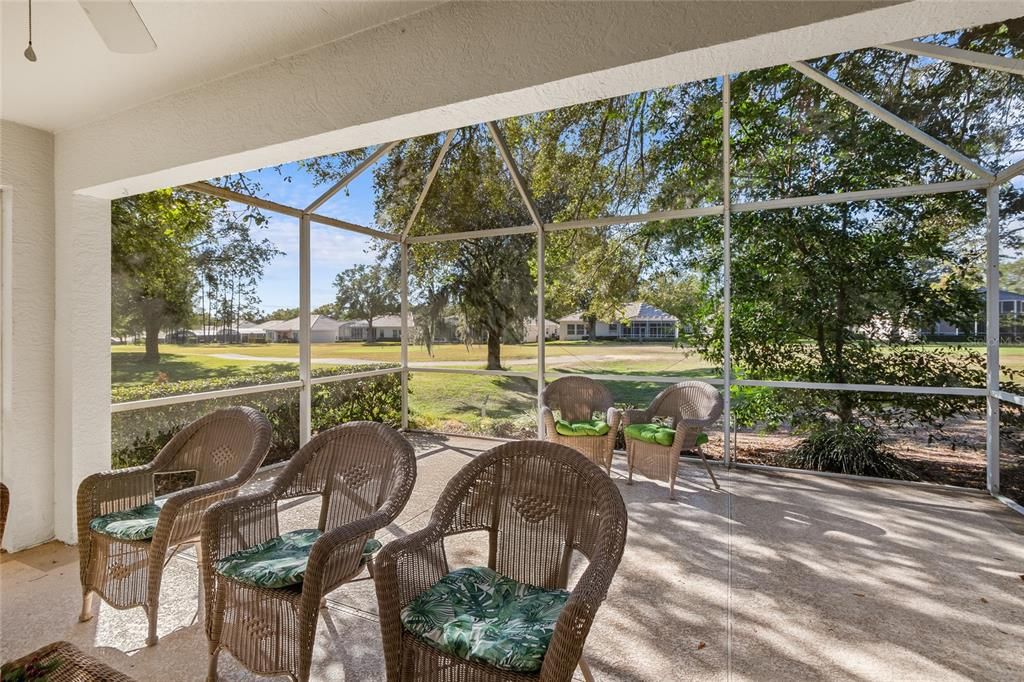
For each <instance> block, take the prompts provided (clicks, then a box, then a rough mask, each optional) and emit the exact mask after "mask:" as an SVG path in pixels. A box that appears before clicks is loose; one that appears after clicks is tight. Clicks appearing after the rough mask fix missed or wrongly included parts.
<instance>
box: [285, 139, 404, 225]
mask: <svg viewBox="0 0 1024 682" xmlns="http://www.w3.org/2000/svg"><path fill="white" fill-rule="evenodd" d="M399 142H401V140H395V141H394V142H388V143H387V144H382V145H380V146H379V147H377V149H375V150H374V151H373V153H372V154H370V155H369V156H368V157H366V158H365V159H363V160H362V161H360V162H359V163H358V164H357V165H356V167H355V168H353V169H352V170H351V171H349V173H348V175H346V176H345V177H343V178H342V179H341V180H339V181H338V182H336V183H335V184H334V185H333V186H332V187H331V188H330V189H329V190H327V191H326V192H324V193H323V194H321V195H320V196H319V197H317V199H316V201H314V202H313V203H312V204H310V205H309V206H307V207H306V211H305V212H306V213H314V212H316V210H317V209H318V208H320V207H321V206H323V205H324V204H326V203H327V202H328V201H329V200H330V199H331V197H333V196H334V195H335V194H337V193H338V192H340V191H341V190H343V189H345V187H347V186H348V185H349V183H351V182H352V181H353V180H355V179H356V178H358V177H359V176H360V175H362V174H363V171H365V170H366V169H367V168H369V167H370V166H372V165H373V164H375V163H377V159H379V158H380V157H382V156H384V155H385V154H387V153H388V152H390V151H391V150H392V149H394V148H395V146H397V145H398V143H399Z"/></svg>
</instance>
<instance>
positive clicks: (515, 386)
mask: <svg viewBox="0 0 1024 682" xmlns="http://www.w3.org/2000/svg"><path fill="white" fill-rule="evenodd" d="M546 346H547V357H548V362H549V366H548V371H549V372H551V373H566V374H574V373H583V374H596V373H605V374H619V375H630V376H659V375H661V376H673V377H679V378H680V379H682V378H707V377H714V376H720V372H719V370H718V369H717V368H715V367H712V366H711V365H710V364H709V363H707V362H705V361H704V360H702V359H701V358H700V357H699V356H697V355H696V354H695V353H692V352H690V351H686V350H681V349H677V348H672V347H671V346H669V345H655V344H651V345H647V346H643V347H638V346H635V345H626V344H617V343H608V342H606V343H601V342H596V343H585V342H554V343H549V344H546ZM971 347H972V348H973V349H974V350H976V351H979V352H984V347H983V346H982V345H980V344H976V345H973V346H971ZM399 348H400V347H399V345H398V344H395V343H382V344H356V343H332V344H314V347H313V358H314V366H323V367H328V366H335V365H329V364H317V363H316V360H318V359H328V358H331V359H335V358H338V359H340V358H344V359H350V360H360V361H367V362H397V361H398V359H399ZM111 350H112V353H111V367H112V379H113V383H114V384H115V385H131V384H148V383H152V382H154V381H157V380H166V381H182V380H188V379H203V378H211V379H212V378H221V377H229V376H237V375H239V374H243V373H249V372H253V371H264V370H266V369H276V370H278V371H282V370H286V369H287V368H294V370H295V373H296V377H297V375H298V367H297V365H293V364H290V363H282V362H272V361H269V360H271V359H273V358H294V359H296V361H297V355H298V347H297V346H295V345H294V344H255V345H216V346H177V345H165V346H163V347H162V348H161V359H160V361H159V362H158V363H146V362H144V361H143V360H142V358H143V353H142V348H141V346H114V347H112V349H111ZM536 352H537V349H536V346H535V345H530V344H525V345H509V346H503V347H502V360H503V362H505V361H516V360H533V359H535V358H536ZM228 354H230V355H244V356H250V357H253V358H260V359H259V360H245V359H225V358H219V357H215V356H217V355H228ZM409 357H410V361H411V362H425V361H433V362H437V363H438V364H439V365H443V364H445V363H458V362H472V363H473V365H471V366H472V367H477V368H482V367H483V365H484V360H485V357H486V348H485V347H483V346H473V347H470V348H468V349H467V348H466V347H465V346H461V345H439V346H436V347H435V348H434V355H433V357H431V356H430V355H428V354H427V352H426V349H424V348H423V347H421V346H416V347H411V348H410V352H409ZM263 358H266V359H267V360H263ZM1001 360H1002V364H1003V365H1005V366H1009V367H1013V368H1015V369H1020V370H1024V347H1017V346H1014V347H1007V348H1003V349H1002V353H1001ZM507 366H509V367H510V368H511V369H513V370H515V371H517V372H522V373H523V375H524V376H523V377H522V378H519V377H493V376H477V375H468V374H438V373H431V372H419V373H417V372H416V370H415V369H413V370H412V377H413V378H412V382H411V389H412V394H411V396H410V409H411V412H412V415H413V419H414V424H415V425H416V426H418V427H421V428H436V429H445V424H446V422H447V423H448V425H449V428H451V427H452V426H454V425H453V424H452V422H455V423H457V424H462V425H465V426H468V427H470V428H471V429H472V430H475V431H477V432H500V429H497V430H496V429H495V424H496V423H497V422H505V424H504V425H503V426H502V428H508V424H518V425H519V426H521V427H522V428H524V429H527V428H531V425H532V424H533V423H534V420H535V419H536V391H537V387H536V381H535V379H534V378H533V376H535V372H536V364H534V363H525V364H516V363H515V362H511V363H507ZM462 367H465V365H462ZM606 385H607V386H608V387H609V388H610V389H611V391H612V394H613V395H614V397H615V400H616V402H617V403H619V404H628V405H644V404H646V403H648V402H649V401H650V400H651V398H653V397H654V396H655V395H656V394H657V393H658V391H660V390H661V389H662V388H664V386H665V385H664V384H660V383H655V382H649V381H640V382H636V381H615V380H611V381H608V382H607V383H606ZM496 420H497V421H496ZM502 435H510V434H509V433H503V434H502Z"/></svg>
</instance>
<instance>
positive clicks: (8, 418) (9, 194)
mask: <svg viewBox="0 0 1024 682" xmlns="http://www.w3.org/2000/svg"><path fill="white" fill-rule="evenodd" d="M53 159H54V157H53V136H52V135H51V134H49V133H46V132H43V131H40V130H35V129H33V128H28V127H26V126H22V125H18V124H15V123H10V122H6V121H0V185H3V186H4V191H5V193H4V201H5V204H6V202H7V201H8V200H10V205H9V206H5V210H7V209H10V220H9V221H7V223H6V225H5V229H9V230H10V232H9V233H8V234H5V235H4V240H5V243H4V249H8V248H9V249H10V252H9V253H5V254H4V256H5V257H4V264H3V268H2V269H3V270H4V272H3V300H2V303H0V306H2V307H3V311H2V312H3V317H4V318H5V320H6V324H5V327H7V328H6V330H5V331H6V334H5V339H4V341H5V343H4V355H5V358H4V360H5V363H4V371H3V377H4V383H5V384H6V385H5V386H4V400H3V430H2V434H3V442H2V445H0V479H2V480H3V481H4V483H6V484H7V486H8V487H9V488H10V490H11V498H12V502H11V511H10V517H9V519H8V523H7V528H6V531H5V533H4V548H5V549H8V550H16V549H20V548H22V547H27V546H30V545H34V544H37V543H39V542H42V541H44V540H47V539H49V538H50V537H52V536H53V516H54V504H53V502H54V500H53V483H52V481H53V345H54V322H53V321H54V250H53V249H54V231H53V228H54V192H53V170H54V167H53Z"/></svg>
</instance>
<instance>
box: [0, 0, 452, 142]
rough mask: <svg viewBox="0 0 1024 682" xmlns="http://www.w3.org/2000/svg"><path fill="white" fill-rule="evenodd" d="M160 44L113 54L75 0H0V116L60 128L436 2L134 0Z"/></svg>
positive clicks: (251, 65) (330, 39) (98, 116)
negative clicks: (30, 46) (33, 57)
mask: <svg viewBox="0 0 1024 682" xmlns="http://www.w3.org/2000/svg"><path fill="white" fill-rule="evenodd" d="M134 3H135V6H136V8H137V9H138V12H139V14H140V15H141V17H142V19H143V20H144V21H145V22H146V25H147V26H148V27H149V30H150V32H151V33H152V34H153V38H154V39H155V40H156V42H157V45H158V48H157V50H156V51H155V52H152V53H149V54H142V55H130V54H114V53H112V52H110V51H109V50H108V49H107V47H106V46H105V45H104V43H103V41H102V39H101V38H100V36H99V35H98V34H97V33H96V31H95V29H94V28H93V26H92V24H91V23H90V21H89V19H88V17H87V16H86V14H85V12H84V11H83V10H82V8H81V6H80V5H79V4H78V2H77V0H33V12H32V15H33V16H32V23H33V43H34V46H35V50H36V53H37V54H38V56H39V61H37V62H35V63H30V62H29V61H27V60H26V59H25V58H24V57H23V56H22V51H23V50H24V49H25V45H26V42H27V37H28V2H27V0H0V36H2V38H0V63H2V70H0V93H2V96H0V117H2V118H4V119H8V120H13V121H16V122H18V123H23V124H25V125H30V126H33V127H36V128H41V129H44V130H51V131H60V130H64V129H68V128H72V127H75V126H78V125H81V124H83V123H88V122H90V121H92V120H96V119H99V118H103V117H105V116H109V115H110V114H113V113H116V112H118V111H123V110H125V109H129V108H132V107H135V106H138V105H139V104H142V103H144V102H147V101H150V100H153V99H156V98H159V97H162V96H165V95H168V94H170V93H173V92H177V91H179V90H182V89H185V88H189V87H193V86H196V85H200V84H202V83H205V82H209V81H211V80H215V79H218V78H222V77H224V76H227V75H230V74H232V73H236V72H238V71H242V70H244V69H249V68H252V67H253V66H255V65H258V64H261V63H266V62H270V61H273V60H275V59H279V58H281V57H285V56H287V55H290V54H294V53H296V52H301V51H303V50H305V49H308V48H310V47H314V46H316V45H320V44H323V43H326V42H330V41H333V40H337V39H338V38H342V37H345V36H347V35H351V34H353V33H357V32H359V31H362V30H364V29H367V28H370V27H372V26H376V25H379V24H382V23H385V22H388V21H392V20H394V19H397V18H399V17H402V16H405V15H408V14H411V13H413V12H417V11H420V10H422V9H425V8H427V7H430V6H432V5H436V4H438V0H374V1H368V0H363V1H351V0H350V1H336V2H308V1H305V0H293V1H288V0H258V1H252V0H222V1H216V0H172V1H168V0H134Z"/></svg>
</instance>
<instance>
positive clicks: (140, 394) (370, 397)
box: [111, 364, 402, 468]
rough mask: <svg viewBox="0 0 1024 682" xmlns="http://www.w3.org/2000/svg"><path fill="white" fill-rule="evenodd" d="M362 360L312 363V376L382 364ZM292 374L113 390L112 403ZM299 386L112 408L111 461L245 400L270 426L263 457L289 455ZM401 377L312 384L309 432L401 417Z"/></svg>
mask: <svg viewBox="0 0 1024 682" xmlns="http://www.w3.org/2000/svg"><path fill="white" fill-rule="evenodd" d="M387 366H388V365H385V364H368V365H356V366H351V367H345V368H344V370H343V371H342V372H339V371H338V368H317V369H314V370H313V376H314V377H317V376H334V375H337V374H339V373H344V374H348V373H354V372H362V371H367V370H372V369H381V368H383V367H387ZM295 379H296V377H295V373H294V371H288V370H269V371H268V370H264V371H260V372H253V373H249V374H244V375H241V376H238V377H231V378H225V379H197V380H191V381H178V382H165V383H158V384H151V385H146V386H125V387H115V388H114V389H113V401H114V402H115V403H119V402H126V401H133V400H147V399H150V398H160V397H165V396H171V395H181V394H188V393H198V392H203V391H216V390H221V389H226V388H234V387H237V386H251V385H256V384H273V383H281V382H285V381H294V380H295ZM298 398H299V391H298V389H294V388H289V389H281V390H276V391H270V392H266V393H254V394H250V395H242V396H234V397H230V398H215V399H212V400H203V401H198V402H191V403H178V404H174V405H165V406H162V407H152V408H146V409H141V410H132V411H130V412H115V413H114V415H113V419H112V421H111V439H112V460H113V464H114V467H115V468H121V467H127V466H135V465H137V464H144V463H146V462H149V461H150V460H152V459H153V457H155V456H156V454H157V452H159V451H160V448H162V447H163V446H164V445H166V444H167V442H168V441H169V440H170V439H171V437H172V436H173V435H174V434H175V433H177V432H178V431H180V430H181V429H182V428H183V427H184V426H185V425H186V424H188V423H189V422H191V421H193V420H195V419H197V418H199V417H200V416H202V415H204V414H207V413H209V412H210V411H212V410H215V409H218V408H222V407H230V406H234V405H248V406H250V407H254V408H256V409H257V410H260V411H261V412H263V414H264V415H266V416H267V418H268V419H269V420H270V423H271V426H272V427H273V439H272V444H271V449H270V454H269V455H267V461H268V462H274V461H279V460H283V459H287V458H288V457H290V456H291V455H292V454H293V453H294V452H295V451H296V450H297V449H298V446H299V400H298ZM401 409H402V382H401V377H400V376H399V375H398V374H387V375H383V376H377V377H369V378H364V379H352V380H349V381H339V382H333V383H327V384H318V385H316V386H314V387H313V395H312V413H311V417H312V428H313V431H314V433H315V432H317V431H321V430H323V429H327V428H330V427H332V426H336V425H337V424H341V423H344V422H348V421H356V420H369V421H377V422H383V423H385V424H391V425H393V426H395V425H397V424H398V423H399V422H400V420H401Z"/></svg>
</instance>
